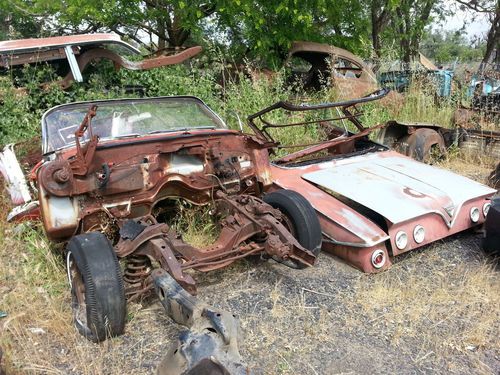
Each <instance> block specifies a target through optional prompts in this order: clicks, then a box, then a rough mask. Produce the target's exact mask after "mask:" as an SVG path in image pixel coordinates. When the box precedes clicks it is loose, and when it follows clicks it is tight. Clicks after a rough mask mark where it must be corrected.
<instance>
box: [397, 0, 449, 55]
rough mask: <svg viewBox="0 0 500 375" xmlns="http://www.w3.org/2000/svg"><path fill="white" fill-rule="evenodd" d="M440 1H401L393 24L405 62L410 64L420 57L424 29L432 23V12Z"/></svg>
mask: <svg viewBox="0 0 500 375" xmlns="http://www.w3.org/2000/svg"><path fill="white" fill-rule="evenodd" d="M438 1H439V0H401V1H400V2H399V4H398V5H397V7H396V10H395V14H396V17H393V19H392V23H393V25H394V31H395V36H396V39H397V40H399V44H400V47H401V58H402V60H403V62H405V63H410V62H411V61H412V60H413V59H415V58H416V57H417V56H418V49H419V46H420V41H421V39H422V35H423V32H424V28H425V27H426V26H427V25H428V24H429V23H430V22H431V20H432V19H431V12H432V11H433V10H436V6H437V4H438Z"/></svg>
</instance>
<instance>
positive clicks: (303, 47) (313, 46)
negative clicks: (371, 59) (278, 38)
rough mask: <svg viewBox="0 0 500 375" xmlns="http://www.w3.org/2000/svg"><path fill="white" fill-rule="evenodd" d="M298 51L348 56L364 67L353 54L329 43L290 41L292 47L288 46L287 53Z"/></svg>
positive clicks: (291, 53)
mask: <svg viewBox="0 0 500 375" xmlns="http://www.w3.org/2000/svg"><path fill="white" fill-rule="evenodd" d="M299 52H316V53H324V54H328V55H335V56H341V57H345V58H348V59H350V60H353V61H355V62H356V63H358V64H359V65H361V66H363V67H365V65H366V64H365V62H364V61H363V60H362V59H361V58H359V57H358V56H356V55H355V54H353V53H352V52H349V51H347V50H345V49H343V48H339V47H335V46H331V45H329V44H324V43H316V42H303V41H296V42H293V43H292V47H291V48H290V50H289V52H288V54H289V56H291V55H294V54H296V53H299Z"/></svg>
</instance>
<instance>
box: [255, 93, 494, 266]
mask: <svg viewBox="0 0 500 375" xmlns="http://www.w3.org/2000/svg"><path fill="white" fill-rule="evenodd" d="M386 94H387V90H380V91H378V92H376V93H374V94H372V95H369V96H367V97H365V98H362V99H358V100H351V101H346V102H342V103H324V104H320V105H315V106H314V105H313V106H308V105H298V106H297V105H292V104H290V103H284V102H280V103H276V104H275V105H273V106H271V107H268V108H266V109H264V110H262V111H261V112H259V113H257V114H255V115H252V116H251V117H250V125H251V126H252V128H253V129H254V131H255V132H256V134H258V136H259V138H260V139H261V140H262V141H263V142H265V143H266V144H267V146H268V147H269V148H271V149H273V150H275V151H276V152H279V151H280V149H286V147H292V150H293V148H297V146H294V145H288V146H287V145H284V144H281V143H280V142H279V140H275V139H274V136H273V134H276V132H277V131H279V130H283V129H289V128H290V127H294V126H302V127H305V126H311V125H312V126H316V127H317V129H323V131H324V132H326V134H327V138H328V140H327V141H323V142H319V143H313V144H310V145H309V146H306V145H301V147H302V149H301V150H299V151H295V152H292V153H290V154H288V155H285V156H282V157H279V158H276V159H274V160H273V161H272V164H271V176H270V177H271V179H272V180H273V188H284V189H293V190H295V191H297V192H299V193H300V194H302V195H303V196H304V197H306V199H307V200H309V202H311V204H312V205H313V207H314V208H315V210H316V212H317V214H318V217H319V220H320V223H321V229H322V232H323V238H324V239H323V247H322V248H323V249H324V250H326V251H329V252H332V253H334V254H336V255H338V256H339V257H341V258H343V259H345V260H346V261H347V262H349V263H350V264H352V265H354V266H356V267H358V268H359V269H361V270H363V271H365V272H378V271H380V270H382V269H385V268H387V267H389V266H390V258H389V256H394V255H398V254H401V253H404V252H407V251H409V250H413V249H416V248H419V247H421V246H424V245H426V244H429V243H431V242H434V241H436V240H439V239H442V238H444V237H447V236H449V235H452V234H454V233H457V232H460V231H463V230H466V229H469V228H471V227H474V226H477V225H480V224H482V223H483V222H484V220H485V217H486V214H487V212H488V209H489V207H490V198H491V196H492V195H493V194H494V193H495V190H493V189H491V188H489V187H487V186H484V185H482V184H479V183H476V182H474V181H472V180H470V179H468V178H465V177H462V176H459V175H457V174H454V173H452V172H449V171H446V170H442V169H439V168H436V167H433V166H430V165H426V164H423V163H420V162H417V161H415V160H413V159H411V158H408V157H406V156H404V155H402V154H399V153H397V152H395V151H392V150H389V149H388V148H386V147H385V146H382V145H381V144H378V143H375V142H372V141H370V140H369V138H368V136H369V134H370V133H372V132H374V131H376V130H377V129H380V128H381V127H383V125H378V126H374V127H372V128H366V127H364V126H363V124H362V123H361V122H360V119H361V116H362V112H361V110H360V109H359V108H358V107H359V105H360V104H362V103H366V102H370V101H373V100H376V99H380V98H382V97H383V96H384V95H386ZM331 109H334V110H338V112H337V113H338V114H339V115H338V116H337V117H335V116H333V117H332V115H330V116H328V115H327V117H322V118H317V119H316V120H314V121H304V118H307V117H306V115H307V114H308V113H311V112H320V111H325V110H331ZM276 111H285V112H286V113H289V114H292V115H293V114H295V115H296V116H294V117H292V118H296V119H301V120H299V121H298V122H294V121H290V122H288V123H281V124H276V123H272V122H271V121H270V120H269V118H271V116H272V115H275V116H276ZM274 118H275V117H274ZM335 120H337V121H336V123H337V124H339V125H341V126H335V125H334V123H335V122H334V121H335ZM346 122H349V124H346ZM349 129H351V130H349Z"/></svg>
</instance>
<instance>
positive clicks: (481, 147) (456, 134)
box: [376, 121, 500, 161]
mask: <svg viewBox="0 0 500 375" xmlns="http://www.w3.org/2000/svg"><path fill="white" fill-rule="evenodd" d="M376 139H377V141H378V142H380V143H382V144H384V145H387V146H389V147H391V148H393V149H395V150H397V151H399V152H401V153H402V154H404V155H407V156H410V157H412V158H414V159H416V160H419V161H429V160H431V159H432V157H433V156H434V157H436V158H439V157H442V156H443V155H444V154H445V153H446V150H447V149H448V148H449V147H451V146H456V147H459V148H460V149H462V150H464V151H466V152H470V153H472V154H474V155H486V156H489V157H491V158H493V159H497V160H500V132H499V131H494V130H488V129H483V130H482V129H474V128H470V129H469V128H462V127H455V128H445V127H442V126H440V125H438V124H426V123H402V122H398V121H388V122H387V123H386V125H385V126H384V127H383V128H382V129H381V130H380V131H379V133H378V134H377V137H376Z"/></svg>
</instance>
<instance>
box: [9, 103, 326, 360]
mask: <svg viewBox="0 0 500 375" xmlns="http://www.w3.org/2000/svg"><path fill="white" fill-rule="evenodd" d="M6 151H9V150H6ZM42 151H43V160H42V161H41V162H40V163H39V164H38V165H37V167H36V168H35V169H34V170H33V171H32V173H31V175H32V176H33V178H34V180H35V181H36V186H37V188H38V201H39V210H40V218H41V220H42V222H43V226H44V228H45V231H46V234H47V236H48V238H49V239H51V240H53V241H56V242H67V246H66V262H67V270H68V279H69V282H70V286H71V290H72V295H73V303H72V306H73V313H74V317H75V324H76V326H77V327H78V329H79V331H80V332H81V333H82V334H83V335H85V336H87V337H89V338H90V339H92V340H94V341H100V340H103V339H105V338H106V336H107V335H111V336H114V335H118V334H120V333H121V332H122V331H123V327H124V322H125V300H126V299H127V300H137V299H142V298H143V297H145V296H147V295H149V293H150V292H151V291H152V290H153V288H154V287H155V286H156V289H157V293H158V294H159V296H160V300H161V301H162V303H164V305H165V307H166V308H167V311H168V312H169V314H170V315H171V316H172V317H173V319H174V320H176V321H178V322H181V323H182V324H185V325H187V326H191V325H192V324H193V320H192V319H193V316H194V315H197V311H198V309H197V308H195V305H194V302H193V300H192V299H190V298H186V297H185V296H186V294H185V293H186V291H187V292H189V293H190V294H195V293H196V284H195V280H194V278H193V272H192V270H196V271H202V272H206V271H210V270H215V269H218V268H222V267H225V266H228V265H229V264H231V263H233V262H235V261H237V260H239V259H241V258H243V257H247V256H251V255H263V256H266V255H267V258H270V257H272V258H273V259H275V260H277V261H280V262H283V263H285V264H286V265H288V266H291V267H294V268H303V267H307V266H311V265H313V264H314V262H315V259H316V255H317V253H318V252H319V251H320V248H321V229H320V225H319V222H318V219H317V217H316V214H315V211H314V209H313V208H312V206H311V205H310V203H309V202H307V200H306V199H305V198H304V197H302V196H300V195H299V194H298V193H296V192H293V191H290V190H280V191H276V192H274V193H272V194H267V195H266V196H265V197H264V199H262V196H263V194H264V192H265V191H267V190H269V187H270V186H271V185H272V180H271V179H270V164H269V158H268V150H267V148H266V147H265V145H264V144H263V142H261V141H260V140H259V139H258V138H256V137H255V136H251V135H246V134H243V133H241V132H239V131H235V130H230V129H228V128H227V126H226V125H225V123H224V122H223V121H222V120H221V119H220V118H219V116H217V115H216V114H215V113H214V112H212V111H211V110H210V109H209V108H208V107H207V106H206V105H205V104H204V103H203V102H202V101H201V100H199V99H197V98H195V97H189V96H180V97H163V98H147V99H123V100H104V101H93V102H84V103H71V104H65V105H61V106H57V107H54V108H52V109H50V110H49V111H47V112H46V113H45V114H44V116H43V118H42ZM5 155H6V156H7V158H10V156H11V153H9V152H6V154H5ZM9 155H10V156H9ZM0 166H1V164H0ZM16 176H17V175H16ZM14 177H15V176H13V178H12V179H10V180H9V181H11V182H14V184H11V185H10V186H11V193H13V197H23V194H14V192H15V190H16V188H15V186H16V184H15V183H16V182H19V181H20V180H21V179H20V178H14ZM17 186H22V184H17ZM21 193H22V191H21ZM23 200H24V201H26V200H28V201H29V197H27V199H23ZM179 201H183V202H188V204H191V205H195V206H196V205H198V206H201V205H205V206H209V205H210V208H211V212H210V214H211V216H213V217H214V218H215V220H214V221H215V222H216V223H217V226H218V229H219V235H218V238H217V240H216V241H215V242H213V243H212V244H210V245H208V246H205V247H201V248H200V247H196V246H193V245H191V244H189V243H187V242H185V241H184V240H183V238H182V233H179V230H176V229H174V225H173V223H175V217H176V216H177V215H178V213H179V209H180V208H179ZM32 203H35V202H30V204H32ZM117 259H121V260H123V262H122V263H123V265H122V266H123V268H124V269H123V272H122V270H121V268H122V266H120V265H119V264H118V260H117ZM153 270H156V271H162V272H156V273H155V272H153ZM155 275H156V276H155ZM182 289H183V290H184V292H181V290H182ZM182 296H184V297H182ZM198 313H200V311H198ZM214 314H215V313H214ZM217 316H219V315H217ZM217 316H214V317H210V316H209V317H208V318H209V319H208V320H209V321H210V322H211V323H210V324H213V325H214V326H216V327H219V328H217V329H219V330H224V329H223V328H221V327H222V326H223V325H227V326H230V327H234V326H236V323H235V322H234V321H232V318H230V317H231V315H230V314H229V320H227V319H226V321H225V323H224V322H218V320H220V319H218V318H217ZM205 318H207V316H205ZM212 318H213V319H212ZM207 324H208V323H207ZM219 333H220V334H221V335H222V336H224V335H226V334H227V333H223V332H219ZM207 334H210V332H208V333H207ZM224 337H225V338H224V340H226V336H224ZM222 352H223V350H222Z"/></svg>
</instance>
